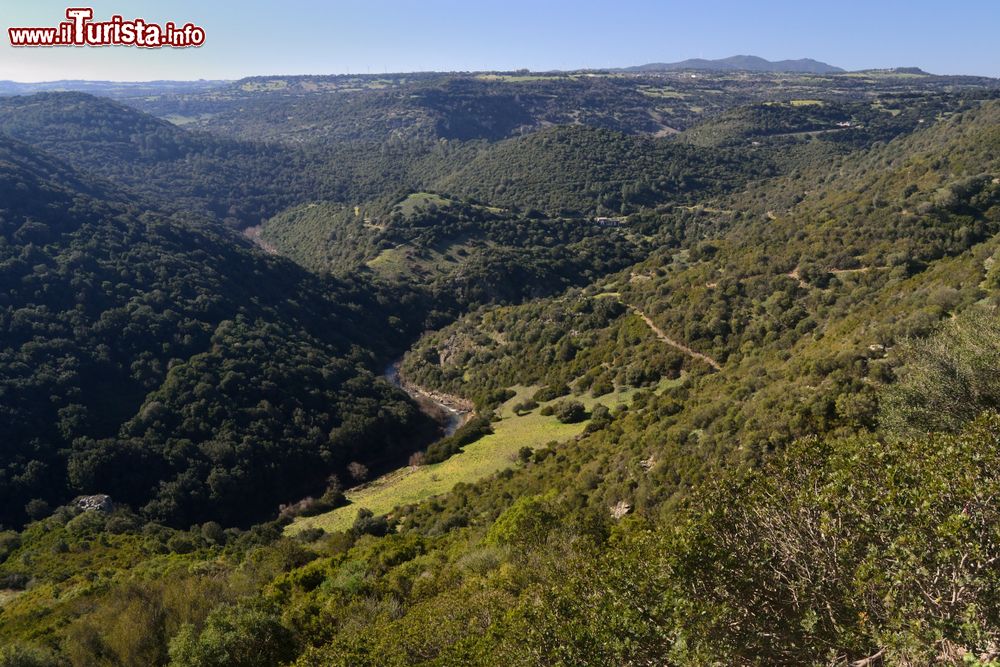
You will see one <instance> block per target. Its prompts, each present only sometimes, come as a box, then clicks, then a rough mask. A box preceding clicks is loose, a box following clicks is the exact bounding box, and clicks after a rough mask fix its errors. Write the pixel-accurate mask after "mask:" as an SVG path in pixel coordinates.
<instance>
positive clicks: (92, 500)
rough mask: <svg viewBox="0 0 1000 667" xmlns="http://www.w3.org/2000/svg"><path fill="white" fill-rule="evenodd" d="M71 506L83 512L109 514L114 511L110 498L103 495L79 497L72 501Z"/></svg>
mask: <svg viewBox="0 0 1000 667" xmlns="http://www.w3.org/2000/svg"><path fill="white" fill-rule="evenodd" d="M73 504H74V505H76V506H77V507H79V508H80V509H82V510H83V511H84V512H103V513H105V514H110V513H111V512H112V511H114V509H115V504H114V502H112V500H111V496H109V495H107V494H105V493H98V494H96V495H93V496H80V497H78V498H77V499H76V500H74V501H73Z"/></svg>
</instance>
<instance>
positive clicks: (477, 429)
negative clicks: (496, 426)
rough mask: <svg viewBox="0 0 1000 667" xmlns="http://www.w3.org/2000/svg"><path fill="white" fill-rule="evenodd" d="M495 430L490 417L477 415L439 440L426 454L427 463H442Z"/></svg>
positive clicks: (425, 461)
mask: <svg viewBox="0 0 1000 667" xmlns="http://www.w3.org/2000/svg"><path fill="white" fill-rule="evenodd" d="M492 432H493V425H492V424H491V423H490V420H489V418H488V417H476V418H474V419H472V420H470V421H469V422H468V423H467V424H464V425H463V426H462V427H461V428H459V429H458V430H457V431H455V433H454V434H453V435H450V436H448V437H447V438H442V439H441V440H438V441H437V442H435V443H434V444H432V445H431V446H430V447H428V448H427V452H426V453H425V454H424V460H423V462H424V463H425V464H431V463H441V461H444V460H446V459H448V458H450V457H452V456H454V455H455V454H457V453H459V452H460V451H462V447H465V446H466V445H469V444H472V443H473V442H475V441H476V440H479V439H480V438H482V437H483V436H484V435H489V434H490V433H492Z"/></svg>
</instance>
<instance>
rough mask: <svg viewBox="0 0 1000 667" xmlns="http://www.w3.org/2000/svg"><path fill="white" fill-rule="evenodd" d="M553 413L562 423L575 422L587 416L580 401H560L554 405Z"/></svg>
mask: <svg viewBox="0 0 1000 667" xmlns="http://www.w3.org/2000/svg"><path fill="white" fill-rule="evenodd" d="M554 414H555V416H556V419H558V420H559V421H560V422H561V423H563V424H576V423H578V422H582V421H583V420H584V419H586V418H587V409H586V408H585V407H583V403H581V402H580V401H560V402H559V403H557V404H556V406H555V409H554Z"/></svg>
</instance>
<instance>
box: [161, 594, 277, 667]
mask: <svg viewBox="0 0 1000 667" xmlns="http://www.w3.org/2000/svg"><path fill="white" fill-rule="evenodd" d="M294 655H295V640H294V637H293V636H292V633H291V631H290V630H289V629H288V628H286V627H285V626H283V625H282V624H281V618H280V616H279V615H278V613H277V611H276V610H275V609H273V608H272V607H271V606H269V605H267V604H264V603H262V602H253V603H244V604H240V605H224V606H222V607H217V608H216V609H215V610H213V611H212V612H211V613H210V614H209V615H208V618H207V619H206V621H205V627H204V628H203V629H202V631H201V632H200V633H199V632H197V631H196V630H195V628H194V626H192V625H185V626H183V627H182V628H181V630H180V632H178V633H177V636H175V637H174V638H173V640H171V642H170V664H171V665H172V666H173V667H259V666H260V665H279V664H283V663H285V662H288V661H290V660H291V659H292V658H293V657H294Z"/></svg>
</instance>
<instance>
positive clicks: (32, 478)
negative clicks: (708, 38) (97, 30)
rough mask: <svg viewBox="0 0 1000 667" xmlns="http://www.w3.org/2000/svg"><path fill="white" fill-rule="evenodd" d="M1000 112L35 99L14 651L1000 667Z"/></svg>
mask: <svg viewBox="0 0 1000 667" xmlns="http://www.w3.org/2000/svg"><path fill="white" fill-rule="evenodd" d="M994 84H995V82H994V83H989V82H984V81H982V80H978V79H974V78H949V77H931V76H924V75H920V76H917V75H913V76H906V77H904V76H890V75H889V74H885V75H879V74H878V73H871V74H865V75H853V74H852V75H848V74H843V75H840V74H829V75H821V76H820V75H816V76H814V75H802V76H798V75H789V74H782V75H771V74H761V75H750V74H747V73H720V74H714V75H713V74H706V75H705V76H703V77H698V78H691V77H686V78H685V77H683V76H682V75H680V74H675V73H664V74H650V73H641V74H635V75H632V74H627V73H621V72H618V73H572V74H551V75H533V74H531V73H504V74H489V75H448V76H446V75H435V74H420V75H387V76H384V77H261V78H255V79H248V80H244V81H241V82H238V83H237V84H233V85H231V86H220V87H213V88H210V89H205V90H194V91H188V92H178V93H165V94H163V95H154V96H148V98H147V99H145V100H144V101H136V100H128V102H129V103H130V104H134V105H136V106H140V107H142V108H143V109H144V111H137V110H135V109H133V108H129V107H127V106H124V105H123V104H120V103H117V102H110V101H108V100H104V99H99V98H95V97H92V96H87V95H78V94H43V95H37V96H30V97H19V98H7V99H2V100H0V130H3V131H4V132H8V133H9V134H11V135H13V136H14V137H15V138H14V139H8V138H6V137H2V135H0V195H2V196H0V332H2V336H0V441H3V442H4V443H5V446H4V451H3V453H2V455H0V500H2V504H0V523H2V524H3V526H2V527H0V667H23V666H25V665H28V666H32V667H56V666H59V667H63V666H66V665H69V666H72V667H78V666H79V667H84V666H90V665H119V666H126V665H171V666H173V667H215V666H218V667H223V666H228V665H248V666H250V665H295V666H296V667H309V666H316V667H319V666H321V665H322V666H323V667H327V666H330V665H343V666H345V667H346V666H351V667H357V666H363V665H371V666H373V667H374V666H376V665H377V666H379V667H381V666H384V665H399V666H403V665H497V664H504V665H524V666H526V667H527V666H529V665H650V664H658V665H659V664H662V665H678V666H680V665H684V666H686V665H705V666H709V665H848V664H853V665H860V666H864V665H868V666H871V667H874V666H875V665H900V666H906V665H923V664H947V665H981V666H986V665H992V664H995V663H996V662H997V660H1000V652H998V650H997V646H998V645H1000V616H998V613H997V609H998V608H1000V580H998V578H997V576H996V568H995V567H994V565H995V563H996V560H997V558H998V557H1000V551H998V544H1000V521H998V518H1000V517H998V516H997V513H996V511H995V510H994V509H993V505H994V504H995V503H994V502H993V498H994V496H995V495H996V493H997V488H996V487H997V478H998V475H997V473H998V470H1000V465H998V464H1000V459H998V454H997V442H998V438H1000V421H998V420H1000V414H998V411H1000V385H998V382H997V379H996V372H995V371H996V368H995V366H996V362H997V360H998V359H1000V325H998V324H997V323H998V321H1000V320H998V308H1000V157H998V156H1000V101H997V100H995V99H992V98H993V97H995V94H996V93H995V90H996V87H995V85H994ZM146 112H151V113H155V114H156V115H157V116H159V117H160V118H170V120H171V121H174V122H176V123H181V122H183V123H186V125H183V126H182V125H179V124H174V122H168V121H165V120H161V119H160V118H157V117H154V116H153V115H148V114H147V113H146ZM674 130H680V132H674ZM248 227H249V228H250V229H249V230H248V235H250V236H251V237H252V238H253V239H254V240H255V241H256V243H257V247H255V246H254V245H253V244H252V243H251V242H250V241H249V240H248V239H246V238H245V237H244V236H243V235H242V234H241V233H240V231H242V230H243V229H246V228H248ZM234 228H236V229H234ZM400 357H402V359H401V362H400V363H399V364H398V366H396V365H393V366H389V364H390V363H391V362H394V361H397V360H399V359H400ZM387 366H389V369H388V370H386V369H387ZM383 373H385V377H382V375H383ZM442 416H444V419H443V418H442ZM444 422H447V424H448V426H449V428H450V430H449V431H447V433H450V435H447V436H443V435H442V430H441V427H442V425H443V423H444ZM452 431H454V432H453V433H452ZM82 494H86V495H88V496H89V495H95V496H96V494H107V495H108V496H110V498H109V499H107V501H106V502H105V500H104V499H103V498H102V497H100V496H97V497H93V498H86V499H84V501H83V502H77V501H76V500H75V498H76V497H77V496H79V495H82Z"/></svg>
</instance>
